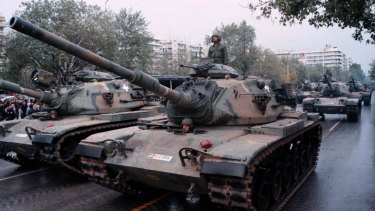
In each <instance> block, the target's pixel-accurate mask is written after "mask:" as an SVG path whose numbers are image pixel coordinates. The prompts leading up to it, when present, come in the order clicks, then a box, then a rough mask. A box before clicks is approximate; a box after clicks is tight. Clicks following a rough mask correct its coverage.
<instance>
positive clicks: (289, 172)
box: [281, 156, 293, 191]
mask: <svg viewBox="0 0 375 211" xmlns="http://www.w3.org/2000/svg"><path fill="white" fill-rule="evenodd" d="M281 173H282V180H283V181H282V185H283V190H284V191H286V190H288V188H289V187H290V185H291V184H292V178H293V168H292V163H291V157H290V156H288V157H286V159H285V160H284V162H283V165H282V168H281Z"/></svg>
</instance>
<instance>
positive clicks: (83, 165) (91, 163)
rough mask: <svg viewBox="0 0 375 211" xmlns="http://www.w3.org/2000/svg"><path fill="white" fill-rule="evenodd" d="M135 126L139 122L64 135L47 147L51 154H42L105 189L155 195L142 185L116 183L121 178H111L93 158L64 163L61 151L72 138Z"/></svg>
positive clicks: (48, 159)
mask: <svg viewBox="0 0 375 211" xmlns="http://www.w3.org/2000/svg"><path fill="white" fill-rule="evenodd" d="M134 125H137V121H131V122H122V123H116V124H107V125H98V126H95V127H90V128H87V129H80V130H77V131H74V132H70V133H67V134H65V135H63V136H62V137H61V138H60V139H59V140H58V141H57V142H56V144H55V145H54V146H47V149H46V150H44V151H47V152H49V153H45V152H42V153H41V155H42V157H43V158H44V160H45V161H46V162H48V163H53V164H58V165H60V166H62V167H64V168H66V169H68V170H70V171H72V172H74V173H76V174H78V175H80V176H83V177H86V178H88V179H89V180H90V181H92V182H94V183H97V184H99V185H102V186H104V187H107V188H110V189H112V190H115V191H119V192H123V193H126V194H131V195H137V196H140V195H142V196H147V195H150V194H152V193H154V190H152V189H151V188H149V187H146V186H144V185H141V184H128V183H124V182H121V183H118V182H116V180H117V179H120V178H115V176H112V177H111V176H109V172H108V169H107V167H106V166H105V164H104V163H103V162H102V161H100V160H96V159H91V158H84V157H80V158H79V159H80V160H79V162H78V163H77V161H75V162H72V161H69V162H66V161H64V159H62V156H61V151H60V150H61V148H62V145H63V144H64V142H65V140H71V138H72V139H73V140H74V137H79V136H82V135H83V136H87V135H91V134H95V133H98V132H105V131H110V130H115V129H119V128H124V127H130V126H134ZM51 148H52V149H51ZM42 151H43V150H42ZM52 153H53V154H52ZM51 158H53V159H51ZM87 168H91V169H95V170H94V172H93V174H87V173H86V172H87Z"/></svg>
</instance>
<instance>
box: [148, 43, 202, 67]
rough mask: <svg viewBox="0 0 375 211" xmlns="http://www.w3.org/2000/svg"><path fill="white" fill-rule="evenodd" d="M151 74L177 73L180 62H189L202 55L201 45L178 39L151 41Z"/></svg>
mask: <svg viewBox="0 0 375 211" xmlns="http://www.w3.org/2000/svg"><path fill="white" fill-rule="evenodd" d="M151 45H152V48H153V59H152V60H153V65H152V67H151V68H150V73H152V74H179V71H180V70H181V67H180V66H179V65H180V64H191V63H194V62H196V61H198V60H199V59H200V58H202V57H204V56H205V55H204V53H203V52H204V48H203V47H202V46H201V45H192V44H187V43H186V42H184V41H178V40H158V39H155V40H154V41H153V42H152V43H151Z"/></svg>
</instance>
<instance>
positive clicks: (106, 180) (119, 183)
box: [81, 157, 158, 196]
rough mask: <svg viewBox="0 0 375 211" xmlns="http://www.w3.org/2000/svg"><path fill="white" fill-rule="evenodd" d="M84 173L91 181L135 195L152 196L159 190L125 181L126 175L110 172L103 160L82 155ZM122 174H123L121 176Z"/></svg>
mask: <svg viewBox="0 0 375 211" xmlns="http://www.w3.org/2000/svg"><path fill="white" fill-rule="evenodd" d="M81 163H82V169H83V174H84V175H85V176H86V177H88V178H89V180H90V181H91V182H94V183H96V184H99V185H101V186H104V187H107V188H109V189H112V190H115V191H118V192H122V193H125V194H129V195H133V196H151V195H152V194H154V193H156V192H157V191H158V190H156V189H153V188H151V187H148V186H146V185H142V184H138V183H134V182H132V183H129V182H124V181H123V180H124V178H123V177H124V176H123V175H122V174H121V172H120V174H117V175H116V174H115V173H114V172H110V169H108V168H107V167H106V166H105V164H103V162H101V161H98V160H96V159H92V158H86V157H81ZM121 175H122V176H121Z"/></svg>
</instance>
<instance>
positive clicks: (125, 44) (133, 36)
mask: <svg viewBox="0 0 375 211" xmlns="http://www.w3.org/2000/svg"><path fill="white" fill-rule="evenodd" d="M113 26H114V27H113V30H114V34H115V36H116V41H117V43H118V51H117V52H116V53H115V54H116V56H115V61H117V62H118V63H119V64H120V65H122V66H124V67H127V68H130V69H141V70H145V71H146V70H147V69H148V67H149V66H150V65H151V63H152V60H151V54H152V46H151V44H150V43H151V42H152V41H153V38H152V36H151V34H150V32H148V31H147V22H146V20H145V19H144V18H143V16H142V14H141V12H135V13H133V12H132V11H131V10H126V9H121V10H120V12H119V13H118V14H115V22H114V25H113Z"/></svg>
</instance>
